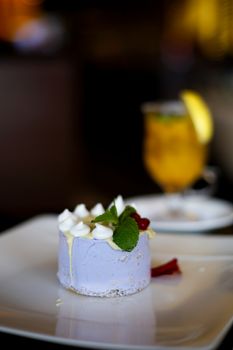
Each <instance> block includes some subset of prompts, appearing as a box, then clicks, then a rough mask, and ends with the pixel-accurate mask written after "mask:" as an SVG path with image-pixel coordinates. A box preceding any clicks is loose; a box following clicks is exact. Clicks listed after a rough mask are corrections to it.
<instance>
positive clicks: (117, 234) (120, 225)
mask: <svg viewBox="0 0 233 350" xmlns="http://www.w3.org/2000/svg"><path fill="white" fill-rule="evenodd" d="M135 212H136V210H135V208H133V207H131V206H130V205H127V206H126V207H125V209H124V211H123V212H122V213H121V215H120V216H118V215H117V209H116V205H115V204H114V205H112V206H111V208H110V209H107V210H106V211H105V213H104V214H101V215H99V216H97V217H96V218H95V219H94V220H92V222H93V223H97V222H102V223H105V224H112V226H113V228H114V230H113V242H114V243H115V244H116V245H118V247H120V248H121V249H122V250H125V251H127V252H131V251H132V250H133V249H134V248H135V247H136V245H137V243H138V239H139V229H138V225H137V223H136V221H135V220H134V219H133V218H132V217H131V214H133V213H135Z"/></svg>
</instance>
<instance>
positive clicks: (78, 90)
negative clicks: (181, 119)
mask: <svg viewBox="0 0 233 350" xmlns="http://www.w3.org/2000/svg"><path fill="white" fill-rule="evenodd" d="M232 63H233V2H232V1H231V0H214V1H213V0H173V1H162V0H160V1H146V0H144V1H129V0H128V1H126V0H125V1H114V0H112V1H87V0H86V1H84V0H79V1H59V2H58V1H55V0H54V1H52V0H44V1H43V0H0V169H1V170H0V228H1V229H3V228H5V227H7V226H10V225H12V224H13V223H16V222H19V221H21V220H24V219H26V218H28V217H30V216H32V215H36V214H40V213H46V212H54V213H57V212H59V211H61V210H63V208H64V207H69V208H70V209H72V208H73V207H74V206H75V204H77V203H78V202H85V203H87V205H93V204H94V203H95V202H97V201H99V200H100V201H102V202H103V203H104V204H106V203H109V201H110V200H111V199H112V197H113V196H116V195H117V194H119V193H121V194H122V195H123V196H124V197H127V196H133V195H141V194H146V193H154V192H159V191H160V189H159V188H158V187H157V186H156V185H155V184H154V183H153V182H152V180H151V179H150V177H149V175H147V173H146V172H145V170H144V168H143V163H142V157H141V145H142V133H143V125H142V114H141V111H140V106H141V104H142V102H145V101H149V100H155V99H168V98H177V97H178V95H179V92H180V90H181V89H184V88H190V89H195V90H197V91H199V92H200V93H201V94H202V95H203V97H204V98H205V99H206V101H207V102H208V104H209V106H210V108H211V110H212V112H213V117H214V124H215V135H214V139H213V141H212V144H211V148H210V156H209V161H208V164H209V165H212V166H214V167H216V168H217V169H218V172H219V183H218V187H217V189H216V193H215V196H217V197H219V198H224V199H227V200H229V201H232V200H233V199H232V194H231V192H232V191H231V190H232V179H233V157H232V151H233V115H232V114H233V65H232Z"/></svg>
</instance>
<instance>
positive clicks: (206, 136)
mask: <svg viewBox="0 0 233 350" xmlns="http://www.w3.org/2000/svg"><path fill="white" fill-rule="evenodd" d="M180 97H181V99H182V101H183V102H184V104H185V107H186V109H187V111H188V113H189V115H190V117H191V119H192V122H193V125H194V127H195V130H196V133H197V137H198V139H199V141H200V143H203V144H205V143H208V142H209V141H210V140H211V138H212V136H213V121H212V115H211V112H210V110H209V108H208V106H207V104H206V103H205V101H204V100H203V98H202V97H201V96H200V95H199V94H198V93H197V92H194V91H191V90H184V91H181V93H180Z"/></svg>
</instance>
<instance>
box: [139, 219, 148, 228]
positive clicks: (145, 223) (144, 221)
mask: <svg viewBox="0 0 233 350" xmlns="http://www.w3.org/2000/svg"><path fill="white" fill-rule="evenodd" d="M149 225H150V220H149V219H147V218H141V219H140V220H139V222H138V227H139V229H140V230H146V229H147V228H148V226H149Z"/></svg>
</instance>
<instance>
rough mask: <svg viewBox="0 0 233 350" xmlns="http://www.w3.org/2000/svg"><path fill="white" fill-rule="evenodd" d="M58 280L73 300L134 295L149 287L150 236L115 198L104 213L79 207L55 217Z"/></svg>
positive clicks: (146, 222)
mask: <svg viewBox="0 0 233 350" xmlns="http://www.w3.org/2000/svg"><path fill="white" fill-rule="evenodd" d="M58 223H59V256H58V279H59V281H60V283H61V284H62V285H63V286H64V287H65V288H68V289H71V290H73V291H75V292H77V293H79V294H84V295H91V296H100V297H111V296H123V295H128V294H133V293H136V292H139V291H140V290H142V289H143V288H145V287H146V286H147V285H148V284H149V283H150V267H151V257H150V251H149V238H150V237H152V236H153V235H154V232H153V231H152V230H151V229H150V228H149V227H148V226H149V220H148V219H146V218H141V217H140V215H139V214H138V213H137V212H136V209H135V207H134V206H133V205H132V206H130V205H125V204H124V201H123V199H122V197H121V196H118V197H117V198H116V199H115V201H114V202H113V203H112V204H111V205H110V206H109V208H108V209H107V210H106V211H105V210H104V208H103V206H102V205H101V204H100V203H98V204H97V205H96V206H95V207H94V208H92V209H91V211H90V212H89V211H88V210H87V209H86V206H85V205H84V204H79V205H77V207H76V208H75V210H74V211H73V212H70V211H69V210H68V209H65V210H64V211H63V212H62V213H61V214H60V215H59V217H58Z"/></svg>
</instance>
